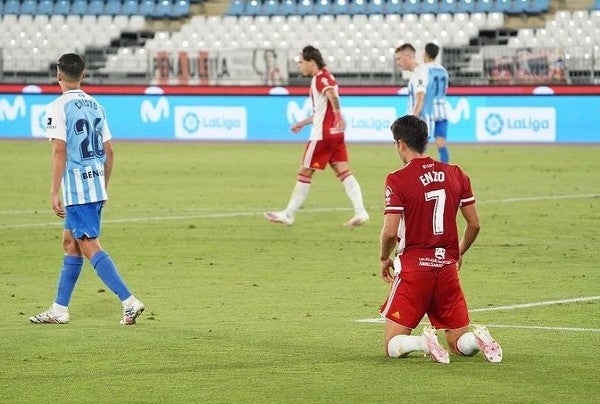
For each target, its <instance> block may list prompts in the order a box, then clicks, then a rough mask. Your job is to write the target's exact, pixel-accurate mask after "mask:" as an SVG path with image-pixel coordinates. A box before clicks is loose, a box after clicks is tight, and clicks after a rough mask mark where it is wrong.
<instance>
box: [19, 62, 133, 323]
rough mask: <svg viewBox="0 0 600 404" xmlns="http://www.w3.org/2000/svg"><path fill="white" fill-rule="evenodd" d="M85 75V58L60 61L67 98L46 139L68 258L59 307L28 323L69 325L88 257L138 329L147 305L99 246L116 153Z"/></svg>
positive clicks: (55, 110)
mask: <svg viewBox="0 0 600 404" xmlns="http://www.w3.org/2000/svg"><path fill="white" fill-rule="evenodd" d="M84 70H85V61H84V60H83V58H82V57H81V56H79V55H77V54H74V53H68V54H65V55H62V56H61V57H60V59H59V60H58V66H57V79H58V84H59V85H60V88H61V90H62V92H63V94H62V95H61V96H60V97H59V98H58V99H56V100H55V101H53V102H52V103H51V104H50V105H48V107H47V110H46V119H47V122H46V136H47V137H48V138H49V139H50V141H51V142H52V185H51V190H50V197H51V202H52V209H53V210H54V213H55V214H56V215H57V216H58V217H61V218H64V219H65V229H64V232H63V247H64V250H65V256H64V259H63V268H62V271H61V273H60V276H59V279H58V288H57V293H56V299H55V301H54V304H53V305H52V307H51V308H50V309H49V310H47V311H45V312H42V313H40V314H37V315H35V316H32V317H30V318H29V320H30V321H31V322H32V323H37V324H39V323H55V324H56V323H58V324H64V323H68V322H69V313H68V306H69V302H70V300H71V294H72V293H73V289H74V288H75V284H76V283H77V279H78V278H79V274H80V273H81V269H82V266H83V257H84V256H85V257H86V258H87V259H89V260H90V263H91V264H92V266H93V267H94V269H95V270H96V273H97V274H98V276H99V277H100V279H101V280H102V281H103V282H104V283H105V284H106V286H107V287H108V288H109V289H111V290H112V291H113V292H114V293H115V294H116V295H117V296H118V297H119V299H120V300H121V302H122V304H123V319H122V320H121V324H124V325H130V324H135V320H136V318H137V317H138V316H139V315H140V314H141V313H142V312H143V311H144V305H143V304H142V302H140V301H139V300H137V299H136V298H135V297H134V296H133V295H132V294H131V292H130V291H129V289H128V288H127V286H126V285H125V283H124V282H123V280H122V279H121V276H120V275H119V272H118V271H117V268H116V266H115V264H114V262H113V260H112V259H111V258H110V256H109V255H108V254H107V253H106V252H105V251H104V250H102V247H101V246H100V242H99V236H100V218H101V213H102V207H103V205H104V202H105V201H106V200H107V199H108V196H107V193H106V186H107V184H108V179H109V178H110V173H111V170H112V166H113V149H112V145H111V142H110V139H111V134H110V130H109V129H108V124H107V122H106V114H105V112H104V109H103V108H102V107H101V106H100V104H98V102H97V101H96V100H95V99H94V98H92V97H91V96H89V95H88V94H86V93H85V92H84V91H82V90H81V88H80V87H81V81H82V80H83V77H84ZM61 188H62V201H61V195H60V189H61ZM63 201H64V205H63Z"/></svg>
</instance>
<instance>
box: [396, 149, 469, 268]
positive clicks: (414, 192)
mask: <svg viewBox="0 0 600 404" xmlns="http://www.w3.org/2000/svg"><path fill="white" fill-rule="evenodd" d="M473 203H475V197H474V196H473V191H472V190H471V181H470V180H469V177H468V176H467V175H466V174H465V173H464V172H463V171H462V170H461V169H460V167H458V166H455V165H450V164H444V163H440V162H439V161H435V160H433V159H432V158H430V157H425V158H417V159H413V160H411V161H410V162H409V164H407V165H406V166H405V167H404V168H402V169H400V170H397V171H395V172H393V173H391V174H389V175H388V176H387V178H386V181H385V213H386V214H387V213H401V214H402V215H403V218H402V220H401V222H400V227H399V229H398V243H399V244H398V253H400V254H401V255H400V262H401V264H402V270H403V271H404V270H413V271H414V270H417V271H418V270H430V269H436V268H441V267H443V266H444V265H450V264H453V263H456V262H457V261H458V258H459V249H458V241H459V240H458V227H457V225H456V215H457V212H458V209H459V207H461V206H466V205H470V204H473Z"/></svg>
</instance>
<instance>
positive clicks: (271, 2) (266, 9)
mask: <svg viewBox="0 0 600 404" xmlns="http://www.w3.org/2000/svg"><path fill="white" fill-rule="evenodd" d="M261 14H262V15H277V14H279V2H278V1H277V0H267V1H265V2H264V3H263V5H262V10H261Z"/></svg>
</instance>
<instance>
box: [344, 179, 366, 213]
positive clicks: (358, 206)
mask: <svg viewBox="0 0 600 404" xmlns="http://www.w3.org/2000/svg"><path fill="white" fill-rule="evenodd" d="M342 184H343V185H344V189H345V190H346V195H348V198H350V201H351V202H352V206H353V207H354V214H355V215H362V214H364V213H366V211H365V205H364V203H363V197H362V193H361V191H360V184H359V183H358V181H357V180H356V178H355V177H354V175H352V174H350V175H349V176H347V177H346V178H344V180H343V181H342Z"/></svg>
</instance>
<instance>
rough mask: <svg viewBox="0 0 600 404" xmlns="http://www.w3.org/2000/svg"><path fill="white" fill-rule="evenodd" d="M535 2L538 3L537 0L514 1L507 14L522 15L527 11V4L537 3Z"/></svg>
mask: <svg viewBox="0 0 600 404" xmlns="http://www.w3.org/2000/svg"><path fill="white" fill-rule="evenodd" d="M537 2H538V0H536V1H529V0H514V1H513V4H512V8H511V10H510V11H509V12H510V13H512V14H522V13H524V12H525V10H526V9H527V3H537Z"/></svg>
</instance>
